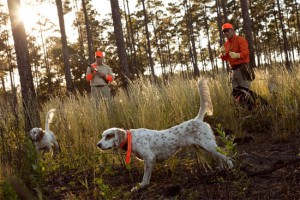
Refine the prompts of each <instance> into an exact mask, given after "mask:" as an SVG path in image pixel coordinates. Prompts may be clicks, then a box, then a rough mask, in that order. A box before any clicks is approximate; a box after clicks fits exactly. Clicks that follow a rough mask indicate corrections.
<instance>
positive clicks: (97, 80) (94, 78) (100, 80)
mask: <svg viewBox="0 0 300 200" xmlns="http://www.w3.org/2000/svg"><path fill="white" fill-rule="evenodd" d="M92 67H94V68H95V69H96V70H94V71H93V72H92V71H91V67H88V68H87V70H86V79H87V80H88V81H90V85H91V86H98V85H107V82H105V81H104V78H105V77H101V76H100V74H99V73H100V72H101V73H103V74H105V75H106V76H107V75H110V76H111V77H113V72H112V70H111V68H110V67H109V66H107V65H106V64H102V65H97V64H96V63H93V64H92Z"/></svg>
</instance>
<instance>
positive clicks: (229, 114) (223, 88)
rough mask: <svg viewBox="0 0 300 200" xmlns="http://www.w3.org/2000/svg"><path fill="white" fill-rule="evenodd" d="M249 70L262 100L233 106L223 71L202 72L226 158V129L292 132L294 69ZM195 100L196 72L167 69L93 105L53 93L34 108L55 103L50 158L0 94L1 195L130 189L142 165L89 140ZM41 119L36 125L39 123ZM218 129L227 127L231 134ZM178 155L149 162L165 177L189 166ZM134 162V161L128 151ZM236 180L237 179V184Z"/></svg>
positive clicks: (164, 119) (181, 114) (152, 123)
mask: <svg viewBox="0 0 300 200" xmlns="http://www.w3.org/2000/svg"><path fill="white" fill-rule="evenodd" d="M278 74H280V75H279V76H277V75H278ZM256 77H257V78H256V80H255V81H254V82H253V83H252V90H254V91H255V92H256V93H257V94H259V95H261V96H262V97H263V98H264V99H266V100H267V101H268V103H269V105H268V106H269V107H267V108H264V107H261V106H258V107H257V108H255V109H254V110H252V111H249V110H247V109H244V108H242V107H240V106H239V105H238V104H237V103H236V102H235V101H234V100H233V98H232V97H231V94H230V93H231V87H230V84H229V78H228V76H227V75H222V74H220V75H219V76H216V77H215V78H214V79H210V78H208V82H209V87H210V91H211V97H212V102H213V106H214V115H213V116H212V117H208V118H206V119H207V121H208V122H209V123H210V124H211V126H212V127H214V126H217V129H216V134H219V135H220V137H221V138H222V140H223V143H224V144H225V148H224V149H223V148H222V149H220V151H221V152H222V153H224V154H228V155H230V156H232V157H233V158H234V157H235V156H236V153H237V152H236V150H235V146H234V143H233V140H232V138H233V137H244V136H245V135H246V134H261V133H266V134H270V137H272V138H273V139H274V140H277V141H284V140H286V139H287V138H288V137H290V136H292V135H295V134H299V99H300V91H299V90H298V85H299V73H298V71H297V72H294V73H288V72H286V71H285V70H283V69H282V68H281V70H278V69H273V70H268V71H263V70H261V71H256ZM269 85H271V86H272V89H270V88H271V86H269ZM127 94H129V96H128V95H127ZM199 101H200V100H199V95H198V88H197V80H194V79H191V80H187V79H182V78H180V77H174V78H173V79H172V80H170V81H169V82H168V85H165V86H164V85H154V84H151V83H150V82H149V81H147V80H139V81H137V82H135V83H132V84H130V86H129V90H128V93H127V92H125V91H123V90H121V89H120V90H119V91H118V92H117V94H116V96H115V97H114V98H113V100H112V101H111V102H106V101H101V103H100V106H99V108H97V107H96V106H95V104H94V103H93V102H92V101H91V100H90V97H89V95H88V94H82V95H81V94H79V93H75V94H73V95H70V96H68V97H52V98H51V99H50V100H49V101H48V102H47V103H45V104H44V105H42V106H41V109H40V113H39V116H40V119H41V121H42V122H43V123H44V121H45V115H46V113H47V111H48V110H49V109H51V108H56V109H57V111H56V113H55V116H54V123H53V124H51V126H50V129H51V130H52V131H53V132H54V133H55V134H56V135H57V138H58V142H59V143H60V146H61V153H60V154H59V156H58V157H56V158H53V157H52V156H51V155H46V156H44V157H41V156H40V155H37V154H36V152H35V149H34V146H33V144H32V143H31V141H29V140H28V133H26V132H25V131H24V119H23V118H22V117H21V116H23V115H22V113H23V110H22V106H21V101H20V99H19V103H18V108H17V109H16V108H13V107H12V105H11V104H9V103H7V102H8V101H7V100H6V99H4V98H0V104H1V107H0V115H1V118H0V144H1V146H0V155H1V163H0V164H1V172H0V188H1V190H0V198H1V199H3V198H4V199H6V198H5V197H7V195H9V196H11V197H12V199H15V197H16V198H17V197H18V195H20V194H19V192H18V191H17V190H18V188H16V187H19V188H22V187H24V188H26V189H27V192H28V193H30V194H32V195H33V196H35V197H36V198H48V199H57V198H65V199H76V198H78V199H80V197H84V196H88V197H90V198H93V197H96V196H97V198H100V197H103V198H105V199H111V198H115V197H120V196H122V195H123V197H124V195H125V196H130V194H128V193H126V192H124V190H127V189H128V188H130V187H132V186H134V185H135V184H136V183H137V181H140V179H138V178H139V177H138V178H134V177H135V176H133V175H132V173H137V174H138V175H139V176H141V175H142V173H143V166H142V165H141V164H135V165H134V166H131V169H127V168H126V166H125V165H124V156H123V154H122V153H120V152H119V151H118V152H117V153H115V152H113V151H111V152H107V153H102V152H100V151H99V149H97V147H96V144H97V142H98V140H100V139H101V133H102V131H103V130H105V129H107V128H111V127H120V128H126V129H130V128H140V127H145V128H149V129H166V128H169V127H172V126H174V125H177V124H179V123H181V122H183V121H185V120H188V119H191V118H194V117H195V116H196V115H197V112H198V110H199ZM4 119H5V120H4ZM43 123H42V124H41V125H40V126H41V127H42V128H43V129H44V124H43ZM218 124H220V125H218ZM224 130H226V131H224ZM225 133H226V134H227V133H230V134H231V135H232V138H230V137H231V136H230V137H229V136H227V135H225ZM190 152H191V151H190V150H183V154H184V155H183V157H184V156H186V155H187V154H188V155H191V161H189V162H191V164H193V163H197V165H199V166H200V167H201V169H204V171H205V170H209V169H211V165H212V160H213V159H210V158H209V157H208V156H207V155H206V154H205V153H203V152H201V151H200V152H197V151H196V153H195V151H193V153H190ZM180 155H181V154H180V153H179V155H176V156H175V157H173V158H172V159H170V160H168V161H167V162H166V163H165V164H166V165H158V168H157V169H156V170H158V171H160V170H163V171H165V172H171V173H170V174H171V177H172V174H176V171H177V170H178V168H180V167H182V166H184V167H188V166H189V165H183V164H182V162H181V161H182V160H180V159H182V158H183V157H181V156H180ZM133 162H134V163H139V162H138V161H136V160H134V159H133ZM189 162H188V163H189ZM166 166H167V167H166ZM120 169H121V171H119V173H121V174H124V173H127V174H128V176H126V177H127V178H128V182H129V183H130V184H129V186H122V185H120V186H117V184H115V185H113V186H112V185H109V184H108V183H107V182H106V177H107V176H108V175H110V176H112V177H114V176H115V174H116V170H120ZM134 170H136V171H134ZM233 173H234V174H235V178H236V182H237V184H236V186H237V187H238V186H240V187H241V189H240V191H241V193H242V192H243V191H245V188H246V187H247V186H245V184H244V183H245V182H246V178H245V176H243V174H241V173H240V172H239V170H238V168H235V169H234V171H233ZM12 174H13V175H14V177H15V178H16V179H17V180H20V181H19V186H15V185H14V184H13V183H12V182H11V181H9V180H10V179H9V177H10V176H12ZM135 175H136V174H135ZM173 177H174V178H175V176H173ZM116 178H118V177H116ZM121 178H124V176H122V177H121ZM136 179H138V180H136ZM52 181H53V182H55V181H56V182H57V186H56V187H55V186H52V185H51V182H52ZM239 181H241V182H243V184H239ZM45 183H47V184H45ZM246 185H247V184H246ZM124 187H125V188H126V189H125V188H124ZM118 188H119V189H118ZM99 196H100V197H99ZM241 196H242V194H241Z"/></svg>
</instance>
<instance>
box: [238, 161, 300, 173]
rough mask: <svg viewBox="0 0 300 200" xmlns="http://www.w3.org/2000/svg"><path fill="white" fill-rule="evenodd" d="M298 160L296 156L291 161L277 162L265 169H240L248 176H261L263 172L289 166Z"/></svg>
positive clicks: (270, 171)
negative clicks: (254, 170)
mask: <svg viewBox="0 0 300 200" xmlns="http://www.w3.org/2000/svg"><path fill="white" fill-rule="evenodd" d="M298 162H300V158H297V159H296V160H291V161H289V162H286V163H282V164H277V165H276V166H274V167H272V168H270V169H265V170H261V171H256V172H253V171H250V170H247V169H246V168H242V170H243V171H244V172H246V173H247V175H248V176H261V175H265V174H270V173H272V172H274V171H277V170H279V169H281V168H284V167H286V166H289V165H292V164H294V163H298Z"/></svg>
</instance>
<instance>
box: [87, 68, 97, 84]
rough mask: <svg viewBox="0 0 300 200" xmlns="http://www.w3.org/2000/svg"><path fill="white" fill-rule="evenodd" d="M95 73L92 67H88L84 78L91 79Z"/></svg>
mask: <svg viewBox="0 0 300 200" xmlns="http://www.w3.org/2000/svg"><path fill="white" fill-rule="evenodd" d="M95 74H96V71H95V70H93V68H92V67H88V68H87V70H86V76H85V78H86V80H87V81H91V80H92V79H93V78H94V76H95Z"/></svg>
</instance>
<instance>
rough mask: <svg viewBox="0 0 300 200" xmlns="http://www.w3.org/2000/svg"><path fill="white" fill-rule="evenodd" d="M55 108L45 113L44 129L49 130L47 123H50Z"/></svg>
mask: <svg viewBox="0 0 300 200" xmlns="http://www.w3.org/2000/svg"><path fill="white" fill-rule="evenodd" d="M54 112H55V109H51V110H49V111H48V113H47V115H46V122H45V131H49V130H50V129H49V124H51V123H52V120H53V116H54Z"/></svg>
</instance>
